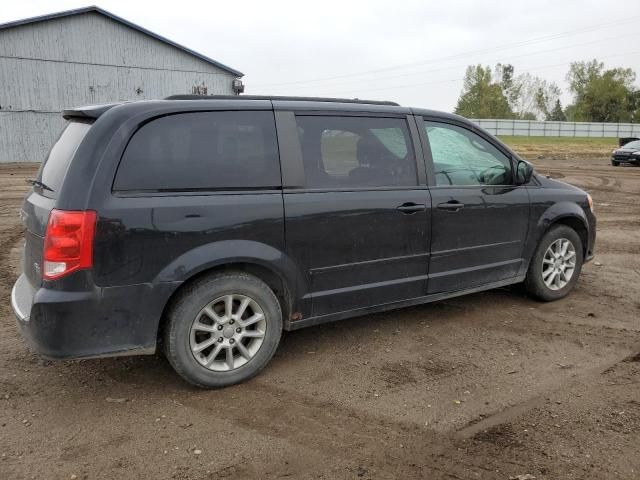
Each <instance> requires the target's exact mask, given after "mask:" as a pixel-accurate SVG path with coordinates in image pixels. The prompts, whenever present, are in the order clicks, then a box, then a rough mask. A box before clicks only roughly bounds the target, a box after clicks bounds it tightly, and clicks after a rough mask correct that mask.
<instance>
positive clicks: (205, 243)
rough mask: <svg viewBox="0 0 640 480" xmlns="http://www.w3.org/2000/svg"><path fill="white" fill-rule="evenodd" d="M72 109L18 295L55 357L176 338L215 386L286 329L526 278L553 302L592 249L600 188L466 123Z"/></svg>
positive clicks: (263, 356) (35, 213) (170, 107)
mask: <svg viewBox="0 0 640 480" xmlns="http://www.w3.org/2000/svg"><path fill="white" fill-rule="evenodd" d="M63 116H64V118H65V119H67V120H68V125H67V127H66V129H65V130H64V132H63V133H62V135H61V137H60V138H59V140H58V141H57V142H56V143H55V145H54V146H53V148H52V149H51V152H50V154H49V155H48V158H47V159H46V161H45V162H44V163H43V165H42V167H41V169H40V172H39V173H38V175H37V178H36V179H34V180H32V181H31V183H32V185H33V188H32V190H31V191H30V192H29V193H28V195H27V197H26V199H25V202H24V206H23V209H22V212H21V217H22V221H23V223H24V226H25V229H26V233H25V236H26V242H25V250H24V266H23V271H24V273H23V274H22V275H21V276H20V277H19V279H18V280H17V282H16V284H15V286H14V289H13V292H12V306H13V309H14V311H15V313H16V315H17V317H18V324H19V325H20V327H21V329H22V332H23V334H24V337H25V338H26V340H27V342H28V344H29V345H30V346H31V347H32V348H33V349H34V350H35V351H36V352H39V353H40V354H42V355H44V356H46V357H51V358H82V357H99V356H109V355H131V354H140V353H143V354H145V353H146V354H148V353H153V352H155V351H156V350H158V349H162V350H164V352H165V354H166V356H167V358H168V360H169V362H170V363H171V365H172V366H173V367H174V368H175V370H176V371H177V372H178V373H179V374H180V375H181V376H182V377H184V378H185V379H186V380H187V381H189V382H191V383H193V384H195V385H198V386H201V387H220V386H225V385H230V384H233V383H237V382H240V381H243V380H245V379H248V378H250V377H252V376H253V375H255V374H257V373H258V372H259V371H260V370H261V369H262V368H263V367H264V366H265V365H266V364H267V363H268V362H269V360H270V359H271V357H272V356H273V355H274V352H275V351H276V348H277V346H278V342H279V340H280V336H281V333H282V331H283V330H294V329H298V328H301V327H306V326H310V325H316V324H319V323H323V322H328V321H333V320H339V319H345V318H348V317H353V316H356V315H362V314H365V313H372V312H379V311H382V310H389V309H393V308H399V307H404V306H408V305H416V304H421V303H426V302H431V301H435V300H440V299H444V298H448V297H452V296H456V295H463V294H466V293H471V292H477V291H481V290H487V289H491V288H496V287H501V286H505V285H509V284H515V283H521V282H523V283H524V285H525V287H526V290H528V292H529V293H530V294H531V295H533V296H534V297H536V298H538V299H540V300H543V301H550V300H556V299H559V298H562V297H564V296H565V295H567V294H568V293H569V292H570V291H571V290H572V289H573V287H574V286H575V284H576V282H577V280H578V276H579V274H580V269H581V267H582V264H583V262H584V261H587V260H589V259H591V258H592V257H593V249H594V241H595V217H594V215H593V210H592V201H591V197H590V196H589V195H588V194H586V193H585V192H583V191H582V190H579V189H577V188H574V187H572V186H569V185H567V184H564V183H561V182H558V181H555V180H552V179H549V178H546V177H544V176H541V175H539V174H537V173H536V172H535V171H534V170H533V168H532V166H531V165H530V164H528V163H527V162H526V161H523V160H521V159H520V158H518V156H517V155H516V154H515V153H514V152H512V151H511V150H510V149H509V148H508V147H506V146H505V145H504V144H502V143H501V142H500V141H499V140H497V139H496V138H494V137H492V136H491V135H489V134H488V133H487V132H485V131H483V130H482V129H480V128H478V127H477V126H476V125H474V124H473V123H471V122H469V121H468V120H465V119H464V118H461V117H458V116H455V115H451V114H446V113H440V112H435V111H431V110H422V109H415V108H404V107H401V106H398V105H397V104H393V103H391V102H373V101H354V100H339V99H321V98H292V97H250V96H241V97H194V96H179V97H175V96H174V97H169V98H168V99H166V100H159V101H142V102H134V103H121V104H113V105H99V106H89V107H83V108H77V109H73V110H67V111H65V112H63Z"/></svg>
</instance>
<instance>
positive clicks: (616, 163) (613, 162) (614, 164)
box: [611, 160, 620, 167]
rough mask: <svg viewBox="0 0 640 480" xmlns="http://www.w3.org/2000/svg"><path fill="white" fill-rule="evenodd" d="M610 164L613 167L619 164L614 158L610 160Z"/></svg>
mask: <svg viewBox="0 0 640 480" xmlns="http://www.w3.org/2000/svg"><path fill="white" fill-rule="evenodd" d="M611 165H613V166H614V167H617V166H619V165H620V162H616V161H615V160H611Z"/></svg>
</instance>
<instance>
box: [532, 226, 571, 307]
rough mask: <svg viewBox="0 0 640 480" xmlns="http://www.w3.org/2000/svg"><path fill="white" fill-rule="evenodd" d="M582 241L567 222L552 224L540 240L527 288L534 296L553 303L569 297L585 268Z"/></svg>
mask: <svg viewBox="0 0 640 480" xmlns="http://www.w3.org/2000/svg"><path fill="white" fill-rule="evenodd" d="M582 262H583V250H582V241H581V240H580V237H579V235H578V234H577V233H576V231H575V230H573V229H572V228H570V227H568V226H566V225H556V226H555V227H552V228H551V229H550V230H549V231H548V232H547V233H546V234H545V235H544V236H543V237H542V240H540V243H539V244H538V247H537V248H536V251H535V253H534V255H533V258H532V259H531V264H530V265H529V270H528V272H527V277H526V279H525V282H524V283H525V287H526V289H527V291H528V292H529V294H530V295H532V296H533V297H535V298H537V299H538V300H543V301H546V302H550V301H553V300H558V299H560V298H563V297H565V296H566V295H567V294H568V293H569V292H570V291H571V290H573V287H574V286H575V284H576V282H577V281H578V277H579V276H580V271H581V269H582Z"/></svg>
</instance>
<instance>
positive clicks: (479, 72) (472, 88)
mask: <svg viewBox="0 0 640 480" xmlns="http://www.w3.org/2000/svg"><path fill="white" fill-rule="evenodd" d="M455 113H457V114H458V115H462V116H464V117H469V118H512V117H513V112H512V111H511V108H510V107H509V102H508V100H507V97H506V96H505V94H504V92H503V89H502V86H501V84H500V83H497V82H494V81H493V75H492V72H491V67H488V66H487V67H483V66H482V65H475V66H473V65H470V66H468V67H467V71H466V73H465V76H464V85H463V87H462V92H461V94H460V98H459V99H458V104H457V105H456V108H455Z"/></svg>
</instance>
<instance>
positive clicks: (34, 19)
mask: <svg viewBox="0 0 640 480" xmlns="http://www.w3.org/2000/svg"><path fill="white" fill-rule="evenodd" d="M89 12H95V13H99V14H101V15H104V16H105V17H108V18H110V19H112V20H115V21H116V22H120V23H122V24H124V25H126V26H128V27H130V28H133V29H135V30H137V31H139V32H142V33H144V34H145V35H149V36H150V37H152V38H155V39H156V40H159V41H161V42H163V43H166V44H168V45H171V46H172V47H175V48H178V49H180V50H182V51H184V52H186V53H188V54H190V55H193V56H195V57H197V58H199V59H200V60H203V61H205V62H207V63H210V64H211V65H214V66H216V67H218V68H221V69H222V70H226V71H227V72H229V73H231V74H233V75H235V76H237V77H242V76H244V73H242V72H240V71H238V70H235V69H233V68H231V67H228V66H226V65H224V64H222V63H220V62H217V61H216V60H213V59H212V58H209V57H207V56H205V55H202V54H201V53H198V52H196V51H193V50H191V49H190V48H187V47H185V46H183V45H180V44H179V43H176V42H174V41H172V40H169V39H168V38H165V37H163V36H162V35H158V34H157V33H153V32H152V31H150V30H147V29H146V28H143V27H141V26H140V25H136V24H135V23H133V22H130V21H128V20H125V19H124V18H122V17H119V16H117V15H114V14H113V13H111V12H108V11H106V10H104V9H102V8H100V7H96V6H95V5H93V6H90V7H83V8H76V9H73V10H65V11H64V12H57V13H50V14H48V15H40V16H38V17H31V18H25V19H23V20H16V21H13V22H7V23H2V24H0V30H4V29H7V28H13V27H19V26H21V25H28V24H31V23H36V22H45V21H47V20H53V19H55V18H62V17H69V16H72V15H79V14H82V13H89Z"/></svg>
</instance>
